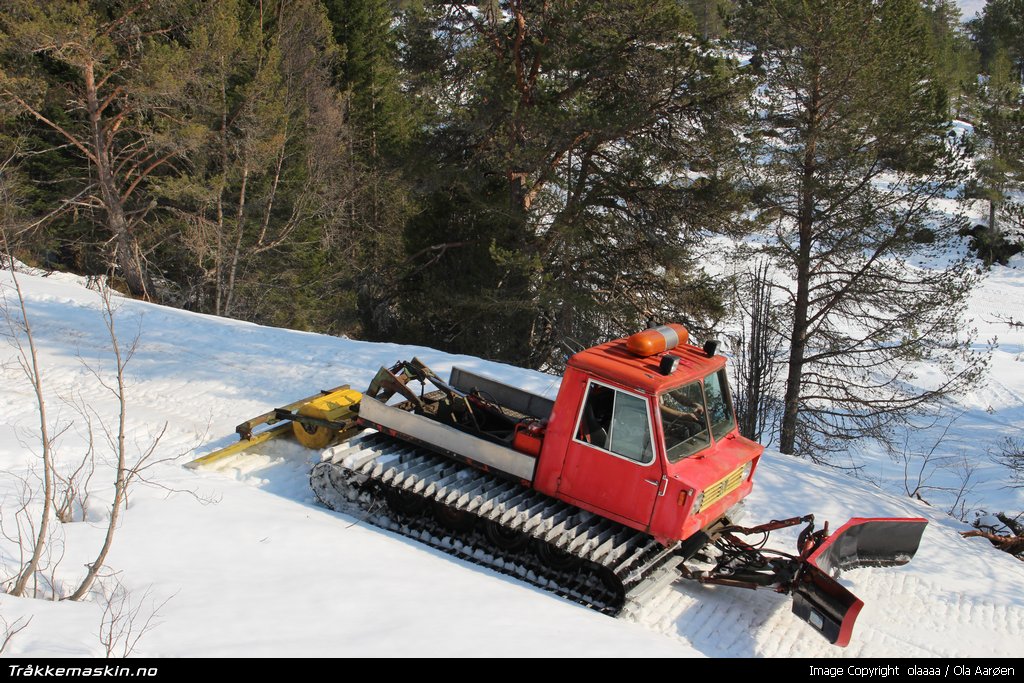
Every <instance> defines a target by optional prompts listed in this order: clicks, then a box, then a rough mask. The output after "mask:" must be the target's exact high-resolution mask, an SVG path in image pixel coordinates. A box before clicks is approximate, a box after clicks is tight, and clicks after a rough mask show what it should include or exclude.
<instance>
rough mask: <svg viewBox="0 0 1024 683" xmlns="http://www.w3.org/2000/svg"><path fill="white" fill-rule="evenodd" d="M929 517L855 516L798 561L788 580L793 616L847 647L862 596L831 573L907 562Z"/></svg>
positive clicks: (840, 645) (911, 556)
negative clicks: (790, 583)
mask: <svg viewBox="0 0 1024 683" xmlns="http://www.w3.org/2000/svg"><path fill="white" fill-rule="evenodd" d="M927 525H928V521H927V520H925V519H920V518H912V519H891V518H874V519H872V518H864V517H855V518H853V519H851V520H850V521H849V522H847V523H846V524H844V525H843V526H842V527H840V528H839V529H838V530H837V531H836V532H835V533H833V534H831V535H829V536H827V537H825V538H824V539H823V540H821V541H820V543H818V544H817V545H816V546H815V547H814V549H813V551H812V552H811V553H810V554H809V555H808V556H807V558H806V559H805V560H804V561H803V567H801V568H800V569H799V570H798V572H797V575H796V578H795V579H794V581H793V582H792V585H791V586H790V589H791V590H792V593H793V614H795V615H796V616H798V617H799V618H801V619H803V620H804V621H806V622H807V623H808V624H810V625H811V626H813V627H814V628H815V630H817V631H818V632H819V633H821V635H822V636H824V637H825V638H826V639H827V640H828V641H829V642H830V643H833V644H834V645H838V646H839V647H846V646H847V645H848V644H849V643H850V637H851V636H852V635H853V626H854V623H855V622H856V621H857V615H858V614H860V610H861V608H862V607H864V603H863V602H861V600H860V599H859V598H858V597H857V596H856V595H854V594H853V593H851V592H850V591H849V590H847V589H846V588H845V587H843V586H842V585H841V584H840V583H839V582H838V581H836V580H835V579H834V578H833V577H834V576H838V575H839V573H840V572H841V571H842V570H844V569H854V568H857V567H896V566H900V565H904V564H906V563H907V562H910V560H911V558H913V557H914V554H915V553H916V552H917V549H918V547H919V546H920V545H921V536H922V534H924V529H925V527H926V526H927Z"/></svg>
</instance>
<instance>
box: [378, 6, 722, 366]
mask: <svg viewBox="0 0 1024 683" xmlns="http://www.w3.org/2000/svg"><path fill="white" fill-rule="evenodd" d="M424 21H425V23H426V24H427V25H428V28H426V29H421V30H418V31H414V32H413V33H415V35H418V36H421V37H425V36H428V37H429V40H426V39H425V40H424V41H423V42H424V43H427V44H428V47H427V49H425V50H424V51H423V54H421V55H418V58H419V60H421V61H420V64H419V66H420V68H423V67H425V66H426V65H425V63H424V62H425V60H424V56H423V55H428V56H430V57H432V58H433V60H434V62H433V65H434V69H435V72H437V73H438V74H439V81H440V82H439V85H438V87H435V88H433V89H431V90H430V93H431V95H432V96H433V102H434V106H435V107H436V110H437V112H438V120H437V123H436V125H435V126H434V127H433V129H432V131H431V134H430V136H429V139H428V140H427V142H426V145H425V147H424V150H423V152H422V153H421V154H420V155H419V156H420V158H421V159H422V160H423V161H424V162H425V163H424V165H423V166H421V167H420V169H421V170H422V172H421V173H420V177H421V178H422V179H423V180H422V182H421V184H420V188H421V190H422V194H421V196H422V197H423V198H424V199H423V201H424V206H425V210H424V211H423V212H422V213H421V214H420V215H419V216H418V217H417V218H416V220H415V221H413V222H412V223H410V225H409V229H408V232H407V235H406V240H407V242H406V243H407V250H406V251H407V253H408V254H409V263H408V265H407V267H406V274H405V275H404V276H403V277H402V278H401V279H400V281H399V282H398V283H396V289H399V290H401V291H402V296H401V299H402V300H403V301H404V302H405V303H404V305H398V306H397V308H396V313H395V315H396V320H404V321H405V322H406V323H412V324H411V325H409V324H406V325H405V327H406V329H408V330H410V334H415V335H416V336H418V337H419V338H427V339H431V340H437V341H436V342H432V343H438V344H440V345H442V346H444V347H445V348H450V349H453V350H459V351H464V352H474V353H484V354H489V355H491V354H493V355H495V356H497V357H499V358H503V359H506V360H512V361H515V362H520V363H524V364H530V365H533V366H544V365H546V364H547V365H558V364H559V363H560V362H562V360H564V355H565V353H566V352H567V351H571V350H573V349H574V348H578V347H579V346H580V345H585V344H588V343H590V342H592V341H594V340H595V339H598V338H601V337H605V336H610V335H617V334H621V333H622V332H625V331H635V330H636V329H637V328H639V327H641V326H642V325H643V324H644V323H645V322H646V321H647V320H648V319H650V318H655V319H661V320H680V319H683V320H684V321H686V322H693V323H696V324H697V325H698V326H702V325H709V324H710V322H711V321H712V320H713V319H714V318H715V317H716V316H720V315H722V312H723V309H722V306H721V303H720V292H719V291H717V290H716V286H715V285H714V284H713V283H711V282H710V278H709V277H707V276H706V275H704V273H703V272H702V270H701V269H700V267H699V265H698V263H697V262H696V253H695V252H696V248H697V246H698V244H699V236H700V235H702V234H706V231H710V230H721V229H725V227H726V226H728V225H729V224H730V223H731V221H730V220H729V218H730V217H731V216H732V214H731V211H732V210H733V209H734V208H735V200H734V197H733V196H732V195H731V185H730V183H729V169H728V168H727V166H726V164H725V163H724V162H723V159H724V158H725V155H723V154H722V151H721V149H719V148H718V145H722V146H726V145H728V144H729V143H730V141H731V128H730V123H731V122H732V121H733V119H734V116H735V111H736V108H737V104H738V101H737V99H738V93H739V92H740V88H739V86H738V84H737V82H736V79H735V78H734V74H733V73H732V72H731V71H730V68H729V66H728V64H727V63H726V62H725V61H723V60H722V59H720V58H718V57H716V56H715V55H714V54H713V52H712V51H711V50H710V49H708V48H707V46H706V45H704V44H702V43H701V41H700V39H699V38H698V37H696V36H695V26H694V22H693V19H692V17H691V16H690V15H689V14H688V13H687V12H686V11H685V10H684V9H683V8H682V6H681V5H680V3H678V2H675V1H674V0H656V1H651V2H644V3H638V2H634V1H627V0H600V1H597V2H588V3H575V2H573V3H564V2H539V3H532V2H524V1H522V0H509V1H501V2H494V3H487V4H483V5H479V6H478V4H477V3H444V4H441V5H438V6H434V7H432V8H428V11H427V13H426V14H425V15H424ZM395 327H396V329H397V328H398V325H397V324H396V326H395Z"/></svg>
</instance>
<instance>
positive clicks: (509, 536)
mask: <svg viewBox="0 0 1024 683" xmlns="http://www.w3.org/2000/svg"><path fill="white" fill-rule="evenodd" d="M484 536H486V537H487V540H488V541H490V542H491V543H493V544H494V545H496V546H497V547H499V548H501V549H502V550H505V551H507V552H510V553H516V552H519V551H520V550H522V549H523V548H525V547H526V546H527V545H529V543H530V536H528V535H527V534H524V533H523V532H521V531H514V530H512V529H509V528H507V527H504V526H502V525H501V524H498V523H497V522H494V521H492V520H489V519H488V520H486V521H485V522H484Z"/></svg>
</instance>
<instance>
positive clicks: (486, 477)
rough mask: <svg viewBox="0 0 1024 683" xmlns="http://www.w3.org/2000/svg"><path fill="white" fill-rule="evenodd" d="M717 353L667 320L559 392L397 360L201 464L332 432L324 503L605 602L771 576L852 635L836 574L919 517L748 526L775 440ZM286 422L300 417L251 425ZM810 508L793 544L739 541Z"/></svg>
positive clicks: (596, 356)
mask: <svg viewBox="0 0 1024 683" xmlns="http://www.w3.org/2000/svg"><path fill="white" fill-rule="evenodd" d="M725 363H726V359H725V358H724V357H723V356H720V355H716V353H715V344H714V343H713V342H711V343H708V344H706V345H704V346H703V347H697V346H694V345H692V344H690V343H689V342H688V334H687V331H686V329H685V328H684V327H683V326H681V325H665V326H661V327H658V328H653V329H650V330H646V331H644V332H641V333H638V334H635V335H633V336H631V337H629V338H626V339H618V340H615V341H611V342H607V343H605V344H601V345H599V346H596V347H593V348H591V349H588V350H586V351H583V352H581V353H578V354H576V355H575V356H573V357H572V358H571V359H570V360H569V362H568V366H567V369H566V373H565V376H564V377H563V378H562V382H561V387H560V389H559V392H558V395H557V398H556V399H555V400H554V401H552V400H550V399H546V398H544V397H541V396H538V395H535V394H532V393H529V392H527V391H524V390H522V389H519V388H515V387H511V386H508V385H507V384H503V383H501V382H498V381H496V380H494V379H491V378H487V377H484V376H481V375H477V374H474V373H472V372H469V371H468V370H465V369H461V368H454V369H453V370H452V373H451V376H450V377H449V379H448V380H447V381H444V380H442V379H441V378H440V377H438V376H437V375H435V374H434V373H433V372H432V371H431V370H430V369H429V368H428V367H427V366H426V365H424V364H423V363H421V362H420V361H418V360H416V359H413V360H412V361H402V362H399V363H397V364H395V365H394V366H393V367H391V368H381V369H380V371H379V372H378V373H377V375H376V377H375V378H374V380H373V381H372V382H371V383H370V386H369V388H368V389H367V391H366V392H364V393H359V392H356V391H353V390H352V389H350V388H348V387H347V386H346V387H337V388H336V389H333V390H330V391H327V392H322V394H321V395H317V396H313V397H309V398H307V399H303V400H301V401H297V402H295V403H293V404H290V405H289V406H285V407H284V408H279V409H277V410H275V411H271V412H270V413H266V414H264V415H261V416H259V417H257V418H254V419H252V420H249V421H247V422H245V423H243V424H241V425H239V427H238V429H237V431H238V433H239V435H240V436H241V441H240V442H239V443H238V444H235V445H233V446H231V447H229V448H227V449H223V450H221V451H218V452H215V453H211V454H209V455H207V456H204V457H203V458H200V459H198V460H196V461H194V463H193V464H194V465H196V466H200V465H203V464H207V463H210V462H213V461H215V460H217V459H220V458H223V457H225V456H227V455H231V454H233V453H235V452H238V451H240V450H244V449H245V448H248V447H251V445H252V444H253V443H256V442H259V441H261V440H264V439H267V438H273V437H274V436H278V435H280V434H283V433H286V431H291V432H292V433H293V434H294V435H295V437H296V438H297V439H298V440H299V442H301V443H303V444H304V445H306V446H308V447H310V448H317V449H323V448H325V447H326V446H328V445H329V444H331V443H335V442H338V445H335V446H333V447H332V448H330V449H328V450H326V451H325V454H324V458H323V461H322V462H320V463H319V464H317V465H316V466H315V467H314V468H313V470H312V472H311V475H310V484H311V486H312V488H313V491H314V492H315V494H316V496H317V498H318V499H319V500H320V501H321V502H322V503H323V504H325V505H327V506H328V507H331V508H334V509H337V510H342V511H357V512H359V513H360V514H362V515H364V516H366V517H367V518H368V519H369V520H370V521H372V522H374V523H376V524H378V525H380V526H382V527H384V528H387V529H390V530H393V531H396V532H398V533H402V534H404V535H407V536H411V537H414V538H417V539H419V540H421V541H423V542H425V543H427V544H429V545H432V546H435V547H437V548H440V549H442V550H444V551H446V552H449V553H451V554H453V555H456V556H459V557H462V558H464V559H467V560H470V561H473V562H477V563H481V564H485V565H487V566H489V567H491V568H493V569H495V570H497V571H501V572H504V573H507V574H512V575H515V576H518V577H519V578H521V579H523V580H525V581H527V582H529V583H532V584H534V585H537V586H540V587H542V588H545V589H547V590H550V591H552V592H555V593H558V594H559V595H562V596H564V597H567V598H569V599H572V600H575V601H577V602H580V603H582V604H585V605H587V606H589V607H592V608H594V609H597V610H599V611H602V612H605V613H608V614H618V613H619V612H621V611H622V610H624V609H626V610H628V609H630V606H631V605H632V604H635V603H636V602H642V601H643V600H644V598H645V597H646V596H647V595H649V594H650V593H652V592H654V591H656V590H657V589H658V588H659V587H661V586H664V585H666V584H667V583H670V582H673V581H676V580H679V579H692V580H697V581H700V582H703V583H716V584H724V585H730V586H737V587H745V588H757V587H773V588H774V589H775V590H777V591H779V592H783V593H791V594H792V595H793V596H794V602H793V611H794V613H795V614H796V615H797V616H799V617H800V618H802V619H803V620H805V621H807V622H808V623H809V624H811V626H813V627H814V628H815V629H816V630H817V631H818V632H820V633H821V634H822V635H824V636H825V637H826V638H827V639H828V640H829V641H830V642H832V643H835V644H837V645H846V644H847V643H848V642H849V640H850V636H851V634H852V630H853V624H854V621H855V620H856V617H857V614H858V613H859V611H860V608H861V606H862V603H861V601H860V600H858V599H857V598H856V597H855V596H853V595H852V594H851V593H850V592H849V591H848V590H846V589H845V588H844V587H843V586H842V585H840V584H839V583H838V582H836V581H835V579H834V577H833V574H836V573H838V571H839V570H842V569H848V568H852V567H858V566H865V565H873V566H892V565H899V564H904V563H906V562H908V561H909V560H910V559H911V558H912V557H913V555H914V553H915V552H916V551H917V548H918V545H919V543H920V539H921V535H922V533H923V531H924V527H925V525H926V521H925V520H923V519H916V518H915V519H862V518H857V519H854V520H851V521H850V522H848V523H847V524H846V525H844V526H843V527H841V528H840V529H839V530H838V531H837V532H835V533H833V534H831V535H830V534H829V532H828V524H827V523H826V524H825V525H824V528H823V529H821V530H817V531H816V530H815V527H814V519H813V516H811V515H807V516H804V517H796V518H792V519H788V520H781V521H775V520H773V521H771V522H768V523H766V524H761V525H757V526H750V527H744V526H739V525H738V524H737V519H736V517H735V512H736V510H737V508H738V506H739V504H740V503H741V501H742V499H743V498H744V497H746V496H747V495H748V494H749V493H750V491H751V489H752V486H753V477H754V475H755V473H756V470H757V463H758V460H759V459H760V457H761V454H762V452H763V450H764V449H763V447H762V446H761V445H759V444H757V443H755V442H753V441H750V440H749V439H746V438H744V437H743V436H741V435H740V434H739V433H738V431H737V427H736V420H735V418H734V414H733V408H732V401H731V398H730V395H729V389H728V383H727V381H726V373H725ZM281 421H284V422H290V423H291V428H290V430H289V428H288V425H287V424H284V425H280V426H278V427H274V428H273V429H269V430H265V431H262V432H260V433H258V434H257V433H254V429H255V428H256V427H258V426H260V425H262V424H273V423H275V422H281ZM799 524H806V525H807V526H806V528H805V529H804V530H803V531H802V533H801V534H800V537H799V541H798V544H797V545H798V548H797V551H796V553H795V554H790V553H783V552H778V551H771V550H765V549H764V548H763V547H762V546H763V541H762V540H759V541H758V542H757V543H750V542H747V541H744V540H743V537H747V536H751V535H764V536H766V535H767V534H768V533H769V532H771V531H773V530H776V529H780V528H784V527H790V526H796V525H799Z"/></svg>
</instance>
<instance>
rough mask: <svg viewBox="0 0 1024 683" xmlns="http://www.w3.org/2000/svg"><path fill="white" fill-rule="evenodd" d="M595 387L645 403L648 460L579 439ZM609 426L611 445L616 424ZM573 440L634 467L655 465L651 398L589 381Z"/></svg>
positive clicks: (614, 403) (655, 444)
mask: <svg viewBox="0 0 1024 683" xmlns="http://www.w3.org/2000/svg"><path fill="white" fill-rule="evenodd" d="M595 385H596V386H601V387H604V388H606V389H611V390H612V391H614V392H616V395H617V394H619V393H622V394H625V395H626V396H631V397H633V398H638V399H640V400H641V401H643V403H644V415H645V416H646V418H647V439H648V444H650V448H649V450H650V453H649V455H648V458H647V459H646V460H637V459H636V458H631V457H629V456H628V455H622V454H621V453H616V452H615V451H612V450H609V449H607V448H604V447H602V446H597V445H595V444H593V443H590V442H588V441H584V440H582V439H580V438H579V434H580V425H581V424H582V422H583V412H584V411H585V410H586V408H587V399H589V398H590V390H591V387H593V386H595ZM616 400H617V396H616ZM616 400H613V401H612V418H613V421H614V415H615V405H616ZM609 426H610V427H611V429H609V431H608V444H609V445H611V443H612V432H613V431H614V429H615V426H614V424H611V425H609ZM572 440H573V441H574V442H575V443H578V444H582V445H584V446H587V447H588V448H593V449H594V450H596V451H600V452H602V453H607V454H608V455H611V456H613V457H616V458H619V459H620V460H625V461H627V462H631V463H633V464H634V465H640V466H644V467H646V466H649V465H651V464H653V463H654V462H656V461H657V459H658V449H657V442H656V441H655V440H654V423H653V420H652V418H651V402H650V397H648V396H647V395H645V394H636V393H633V392H632V391H628V390H626V389H622V388H620V387H616V386H613V385H611V384H607V383H605V382H601V381H598V380H595V379H588V380H587V386H586V387H585V388H584V390H583V400H582V401H580V408H579V411H578V412H577V415H576V425H575V427H574V428H573V432H572Z"/></svg>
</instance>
